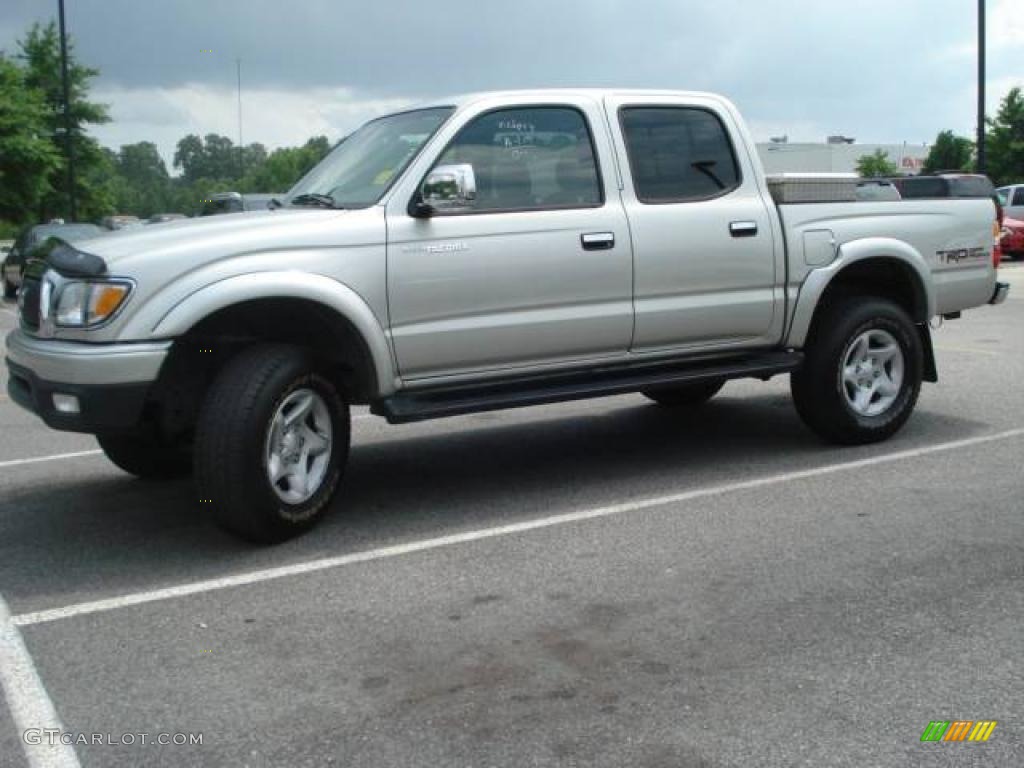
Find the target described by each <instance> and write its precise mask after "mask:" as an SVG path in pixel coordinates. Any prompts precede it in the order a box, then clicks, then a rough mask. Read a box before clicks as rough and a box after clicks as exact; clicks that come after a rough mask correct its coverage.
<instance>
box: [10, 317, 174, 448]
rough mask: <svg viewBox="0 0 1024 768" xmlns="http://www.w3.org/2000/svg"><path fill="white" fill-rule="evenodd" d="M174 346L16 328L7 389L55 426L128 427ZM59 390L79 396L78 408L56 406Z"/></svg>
mask: <svg viewBox="0 0 1024 768" xmlns="http://www.w3.org/2000/svg"><path fill="white" fill-rule="evenodd" d="M170 346H171V343H170V342H146V343H139V344H86V343H81V342H69V341H57V340H53V339H36V338H34V337H32V336H29V335H28V334H26V333H24V332H23V331H20V330H17V331H13V332H12V333H10V334H9V335H8V336H7V368H8V371H9V373H10V378H9V380H8V382H7V391H8V394H9V395H10V397H11V400H13V401H14V402H16V403H18V404H19V405H21V406H22V407H24V408H27V409H28V410H30V411H32V412H33V413H35V414H36V415H38V416H39V417H40V418H41V419H42V420H43V421H45V422H46V424H47V425H48V426H50V427H52V428H54V429H60V430H65V431H70V432H90V433H97V432H106V431H116V430H124V429H130V428H132V427H134V426H136V425H137V424H138V423H139V420H140V418H141V415H142V409H143V406H144V405H145V402H146V396H147V394H148V393H149V389H150V386H151V385H152V383H153V382H154V381H155V380H156V378H157V376H158V375H159V372H160V366H161V365H162V364H163V361H164V359H165V358H166V357H167V353H168V350H169V349H170ZM55 394H56V395H66V396H69V397H71V398H75V399H77V405H78V407H77V410H58V408H57V404H56V403H55V402H54V395H55ZM62 400H64V401H65V402H67V400H68V398H62Z"/></svg>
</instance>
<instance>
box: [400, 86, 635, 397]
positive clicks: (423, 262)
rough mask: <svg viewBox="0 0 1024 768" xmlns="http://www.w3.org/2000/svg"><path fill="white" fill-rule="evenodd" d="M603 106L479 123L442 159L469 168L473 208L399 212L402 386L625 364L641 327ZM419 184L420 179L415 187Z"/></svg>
mask: <svg viewBox="0 0 1024 768" xmlns="http://www.w3.org/2000/svg"><path fill="white" fill-rule="evenodd" d="M600 119H601V115H600V107H599V105H598V104H596V103H595V104H592V105H589V106H588V105H583V106H563V105H540V106H536V105H531V106H524V107H521V108H501V109H497V110H492V111H485V112H482V113H480V114H477V115H476V116H475V117H472V118H469V119H468V121H466V122H465V123H464V125H463V127H462V128H461V129H460V130H459V131H458V133H457V134H456V135H455V136H454V138H453V140H451V141H450V143H449V144H448V145H447V147H446V149H445V150H444V151H443V152H442V153H441V156H440V157H439V159H438V160H437V162H436V163H434V165H435V166H439V165H452V164H467V163H468V164H470V165H472V166H473V171H474V175H475V177H476V184H477V197H476V200H475V202H474V204H473V205H472V206H471V207H470V208H468V209H466V210H461V211H458V212H454V211H453V212H436V213H435V214H434V215H433V216H431V217H429V218H417V217H413V216H411V215H409V212H408V202H409V200H408V199H395V200H392V201H391V203H390V204H389V207H388V214H387V215H388V302H389V311H390V319H391V333H392V338H393V342H394V347H395V353H396V356H397V358H398V366H399V370H400V373H401V376H402V378H403V379H406V380H414V379H423V378H427V377H438V376H449V375H458V374H465V373H472V372H479V371H494V370H499V369H508V370H510V371H514V370H515V369H516V368H525V367H534V366H538V365H546V364H562V363H567V362H572V361H575V360H587V359H593V358H601V357H608V356H615V355H621V356H624V355H625V354H626V352H627V350H628V347H629V341H630V337H631V334H632V327H633V311H632V254H631V250H630V242H629V231H628V228H627V225H626V217H625V212H624V210H623V208H622V205H621V202H620V200H619V196H618V190H617V189H616V186H615V185H614V184H612V185H605V184H604V183H603V182H602V177H601V170H600V168H601V165H607V166H609V167H610V165H611V161H610V151H611V150H610V145H609V144H608V141H607V137H606V136H605V135H604V134H603V133H599V134H597V140H596V141H595V134H594V131H593V130H592V128H591V127H592V126H594V125H598V126H600V125H601V123H600V122H599V121H600ZM418 182H419V179H417V184H418Z"/></svg>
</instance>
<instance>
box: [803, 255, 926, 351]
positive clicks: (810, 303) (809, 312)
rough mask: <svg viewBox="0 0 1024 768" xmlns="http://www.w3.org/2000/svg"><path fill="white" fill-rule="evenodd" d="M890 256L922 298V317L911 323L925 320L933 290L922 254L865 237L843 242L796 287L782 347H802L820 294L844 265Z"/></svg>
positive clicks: (888, 257)
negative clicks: (906, 270)
mask: <svg viewBox="0 0 1024 768" xmlns="http://www.w3.org/2000/svg"><path fill="white" fill-rule="evenodd" d="M876 258H884V259H894V260H896V261H899V262H900V263H901V264H903V265H904V266H906V267H909V268H910V269H911V271H912V274H913V275H914V277H915V282H916V284H917V289H918V290H919V292H920V296H921V297H922V298H923V305H924V308H925V312H924V317H915V318H914V320H915V322H919V323H920V322H925V321H927V320H928V318H930V317H932V316H933V315H934V314H935V293H934V291H933V290H932V282H931V270H930V269H929V266H928V262H927V261H925V258H924V256H922V255H921V253H920V252H919V251H917V250H916V249H915V248H914V247H913V246H911V245H909V244H907V243H905V242H903V241H902V240H896V239H894V238H888V237H866V238H863V239H860V240H852V241H850V242H848V243H844V244H843V245H842V246H840V248H839V252H838V255H837V257H836V258H835V260H834V261H832V262H831V263H830V264H828V265H826V266H824V267H820V268H818V269H814V270H811V272H809V273H808V275H807V277H806V278H805V279H804V281H803V283H802V284H801V286H800V290H799V293H798V294H797V297H796V302H795V305H794V308H793V319H792V321H791V322H790V325H789V333H788V334H787V335H786V342H785V344H786V346H790V347H802V346H803V345H804V343H805V342H806V341H807V334H808V333H809V332H810V328H811V322H812V321H813V319H814V312H815V310H816V309H817V308H818V303H819V302H820V300H821V297H822V296H823V295H824V294H825V291H826V289H827V288H828V286H829V284H830V283H831V282H832V280H833V279H835V277H836V276H837V275H838V274H839V273H840V272H842V271H843V270H844V269H845V268H846V267H848V266H850V265H851V264H856V263H857V262H862V261H866V260H868V259H876Z"/></svg>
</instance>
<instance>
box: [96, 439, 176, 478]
mask: <svg viewBox="0 0 1024 768" xmlns="http://www.w3.org/2000/svg"><path fill="white" fill-rule="evenodd" d="M96 441H97V442H98V443H99V444H100V448H102V449H103V453H105V454H106V455H107V458H108V459H110V460H111V461H112V462H113V463H114V464H116V465H117V466H118V467H120V468H121V469H123V470H124V471H125V472H127V473H128V474H130V475H135V476H136V477H138V478H141V479H143V480H170V479H172V478H175V477H181V476H182V475H187V474H188V473H189V472H190V471H191V470H192V462H191V461H190V458H189V456H188V454H187V453H186V452H185V451H183V450H182V449H181V447H179V446H177V445H172V444H170V443H168V442H166V441H164V440H161V439H160V438H159V437H157V436H155V435H151V434H142V433H124V434H122V433H117V434H105V435H96Z"/></svg>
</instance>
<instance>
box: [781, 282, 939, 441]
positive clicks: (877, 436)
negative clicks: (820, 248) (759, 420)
mask: <svg viewBox="0 0 1024 768" xmlns="http://www.w3.org/2000/svg"><path fill="white" fill-rule="evenodd" d="M872 330H880V331H883V332H885V333H888V334H889V335H890V336H891V337H892V338H894V339H895V340H896V342H897V343H898V344H899V347H900V352H901V353H902V362H903V373H902V381H901V384H900V386H899V388H898V390H897V393H896V395H895V398H894V400H893V401H892V402H891V403H890V404H889V405H888V406H886V407H885V410H883V411H881V412H880V413H877V414H873V415H864V414H862V413H858V412H857V411H856V410H855V409H854V407H853V405H851V403H850V402H849V400H848V397H847V388H846V385H845V384H844V383H843V368H844V364H845V363H846V360H847V354H848V352H849V351H850V349H851V347H852V345H853V343H854V341H856V340H857V339H858V338H859V337H861V335H862V334H864V333H866V332H868V331H872ZM805 354H806V358H805V360H804V364H803V366H801V368H800V370H798V371H796V372H794V373H793V374H792V375H791V377H790V387H791V390H792V393H793V402H794V404H795V405H796V409H797V412H798V413H799V414H800V417H801V418H802V419H803V420H804V423H806V424H807V426H809V427H810V428H811V429H812V430H814V431H815V432H816V433H817V434H818V435H819V436H820V437H821V438H823V439H824V440H827V441H829V442H833V443H840V444H844V445H861V444H865V443H875V442H879V441H881V440H885V439H887V438H889V437H891V436H892V435H894V434H895V433H896V432H897V431H898V430H899V429H900V428H901V427H902V426H903V425H904V423H906V421H907V419H908V418H910V414H911V413H912V412H913V410H914V405H915V404H916V403H917V397H918V394H919V393H920V391H921V376H922V372H923V369H924V353H923V351H922V345H921V337H920V335H919V334H918V331H917V328H915V327H914V323H913V321H912V320H911V319H910V317H909V316H908V315H907V313H906V312H905V311H904V310H903V309H902V308H901V307H899V306H898V305H896V304H894V303H893V302H891V301H888V300H886V299H881V298H876V297H872V296H859V297H857V296H854V297H846V298H842V299H838V300H837V301H835V302H834V303H833V304H831V305H830V306H828V307H826V308H825V309H824V311H823V313H822V315H821V316H820V317H819V318H817V319H816V320H815V325H814V327H813V328H812V329H811V333H810V335H809V338H808V340H807V344H806V348H805Z"/></svg>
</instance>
